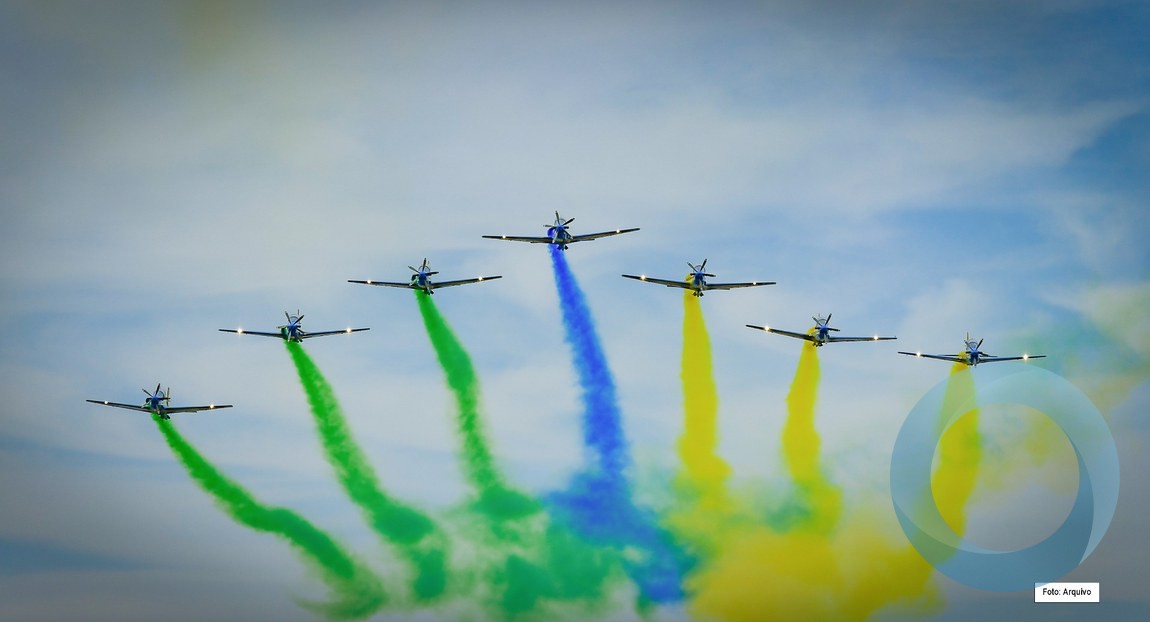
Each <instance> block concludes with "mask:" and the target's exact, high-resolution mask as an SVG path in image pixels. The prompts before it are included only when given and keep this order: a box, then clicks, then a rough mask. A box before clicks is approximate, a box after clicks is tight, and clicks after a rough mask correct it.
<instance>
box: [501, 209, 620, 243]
mask: <svg viewBox="0 0 1150 622" xmlns="http://www.w3.org/2000/svg"><path fill="white" fill-rule="evenodd" d="M574 220H575V219H574V218H568V219H567V220H563V217H561V216H560V215H559V212H558V211H556V212H555V222H554V223H552V224H550V225H543V226H544V227H547V236H546V237H532V236H518V235H485V236H483V237H485V238H487V239H489V240H511V241H512V242H531V243H532V244H554V245H556V246H558V247H559V250H561V251H565V250H567V245H568V244H574V243H575V242H586V241H588V240H597V239H599V238H605V237H607V236H611V235H619V234H620V233H631V232H632V231H638V230H639V228H638V227H635V228H634V229H616V230H614V231H603V232H600V233H587V234H584V235H571V232H569V231H567V225H569V224H571V223H572V221H574Z"/></svg>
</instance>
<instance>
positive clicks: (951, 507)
mask: <svg viewBox="0 0 1150 622" xmlns="http://www.w3.org/2000/svg"><path fill="white" fill-rule="evenodd" d="M973 400H974V375H973V374H972V373H971V372H970V368H969V367H968V366H967V365H966V364H964V363H955V364H954V365H953V366H951V368H950V378H949V379H948V381H947V385H946V393H944V394H943V398H942V408H941V412H942V413H950V412H953V411H954V410H955V408H957V407H958V405H959V404H962V403H964V402H973ZM981 460H982V437H981V435H980V434H979V433H978V409H974V410H971V411H970V412H969V413H966V414H964V415H963V416H961V417H959V418H958V419H957V420H956V421H955V422H954V423H953V424H952V425H951V426H950V428H949V429H947V430H946V432H945V433H944V434H943V435H942V438H940V439H939V442H938V468H936V469H935V471H934V474H933V475H932V476H931V480H930V486H931V491H932V492H933V493H934V502H935V504H936V505H938V512H939V514H942V517H943V519H945V520H946V522H947V524H948V525H950V528H951V529H953V530H954V531H955V533H958V534H961V533H963V531H964V530H965V529H966V511H965V508H966V504H967V502H968V501H969V500H970V496H971V494H972V493H973V492H974V485H975V483H976V482H977V481H978V468H979V464H980V462H981ZM928 498H929V497H928Z"/></svg>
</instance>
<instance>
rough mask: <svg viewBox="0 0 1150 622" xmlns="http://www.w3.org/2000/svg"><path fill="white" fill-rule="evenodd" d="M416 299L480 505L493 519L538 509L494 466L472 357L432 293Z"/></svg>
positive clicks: (468, 476)
mask: <svg viewBox="0 0 1150 622" xmlns="http://www.w3.org/2000/svg"><path fill="white" fill-rule="evenodd" d="M415 298H416V300H417V301H418V302H419V313H420V315H421V316H423V325H424V328H426V329H427V336H428V338H429V339H430V340H431V345H432V347H434V348H435V355H436V357H437V358H438V359H439V364H440V366H441V367H442V368H443V373H444V375H445V376H446V378H447V385H448V387H449V388H450V389H451V392H452V394H453V395H454V396H455V404H456V408H457V413H458V415H457V417H456V429H457V431H458V433H459V435H460V437H461V440H462V442H463V457H464V462H465V466H466V469H467V478H468V480H470V482H471V485H472V486H473V487H474V488H475V490H476V492H477V493H478V494H479V504H480V506H481V507H482V508H483V510H484V511H485V512H486V513H488V514H490V515H491V517H492V518H513V517H516V516H522V515H525V514H529V513H532V512H535V511H537V510H538V509H539V508H540V506H539V504H538V503H537V502H535V501H534V500H533V499H530V498H528V497H527V496H525V495H523V494H521V493H519V492H517V491H514V490H511V489H510V488H508V487H507V485H506V484H505V483H504V481H503V476H502V475H501V474H500V473H499V470H498V469H497V468H496V467H495V461H494V459H493V458H492V457H491V449H490V448H489V447H488V442H487V438H486V434H485V433H484V430H483V423H482V421H481V420H480V418H479V380H478V378H476V376H475V367H474V366H473V365H472V364H471V357H470V356H468V354H467V352H466V351H465V350H464V349H463V345H462V344H460V343H459V340H458V339H457V338H456V337H455V334H454V333H453V332H452V331H451V328H450V327H449V326H448V325H447V322H446V321H445V320H444V319H443V316H442V315H441V314H440V313H439V309H437V308H436V306H435V303H434V302H433V301H432V300H431V296H429V295H427V294H426V293H424V292H422V291H416V292H415Z"/></svg>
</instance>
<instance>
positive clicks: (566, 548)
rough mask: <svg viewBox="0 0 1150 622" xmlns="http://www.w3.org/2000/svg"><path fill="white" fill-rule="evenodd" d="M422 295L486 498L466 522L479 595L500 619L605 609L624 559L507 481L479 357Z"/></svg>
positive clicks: (470, 465)
mask: <svg viewBox="0 0 1150 622" xmlns="http://www.w3.org/2000/svg"><path fill="white" fill-rule="evenodd" d="M415 296H416V300H417V301H418V302H419V311H420V314H421V315H422V317H423V323H424V327H425V328H426V329H427V335H428V338H429V339H430V340H431V344H432V346H433V347H434V349H435V353H436V357H437V358H438V360H439V363H440V366H441V367H442V368H443V372H444V375H445V376H446V380H447V384H448V387H449V388H450V389H451V392H452V394H453V395H454V397H455V404H456V412H457V414H456V429H457V432H458V433H459V436H460V441H461V445H462V447H463V459H464V466H465V468H466V475H467V479H468V480H469V481H470V483H471V485H472V487H473V488H474V489H475V491H476V493H477V494H478V497H479V499H478V501H477V502H476V503H474V504H471V505H470V506H468V508H467V510H468V511H467V512H465V513H464V514H462V515H461V516H460V518H462V519H463V521H464V526H463V528H464V530H465V531H466V532H468V534H469V535H472V536H475V540H476V546H477V547H478V551H477V552H478V553H479V555H477V557H478V558H479V559H477V562H478V563H480V564H481V565H482V566H483V567H484V572H483V580H482V584H483V585H482V586H475V589H474V591H473V594H476V595H480V599H481V600H483V599H486V600H489V601H494V602H493V604H494V607H495V609H496V612H495V615H494V616H493V617H495V618H498V619H505V618H514V617H520V616H524V615H528V614H530V613H531V612H536V613H541V614H542V615H543V616H544V617H553V616H550V615H549V613H551V614H553V613H554V608H555V602H554V601H579V602H578V605H580V606H581V607H582V609H581V610H582V611H585V612H589V611H593V610H595V609H596V608H601V607H602V605H603V603H604V602H605V600H604V599H605V596H606V589H607V586H608V579H610V578H612V577H614V576H615V575H616V574H617V570H618V560H617V558H616V556H615V555H613V554H609V552H608V551H605V550H603V549H596V548H591V547H589V546H588V545H587V543H585V542H583V541H582V540H581V539H579V538H577V537H576V536H575V535H574V534H573V533H571V531H570V530H569V529H567V528H565V527H563V526H561V525H558V524H556V523H553V522H551V521H550V520H549V517H547V516H545V515H543V514H542V512H541V511H542V509H543V506H542V504H540V503H539V502H538V501H537V500H536V499H533V498H530V497H528V496H527V495H525V494H523V493H521V492H519V491H517V490H514V489H512V488H511V487H509V486H508V485H507V484H506V483H505V481H504V478H503V476H502V474H500V472H499V470H498V468H497V467H496V465H495V461H494V459H493V458H492V453H491V450H490V448H489V446H488V441H487V438H486V434H485V433H484V430H483V422H482V420H481V418H480V399H479V396H480V390H479V379H478V378H477V377H476V374H475V368H474V366H473V365H472V363H471V357H470V356H469V355H468V354H467V352H466V351H465V350H464V349H463V345H462V344H461V343H460V342H459V340H458V339H457V338H456V336H455V334H454V332H453V331H452V330H451V328H450V327H449V326H448V325H447V322H446V320H445V319H444V318H443V316H442V315H441V314H440V312H439V309H438V308H437V307H436V306H435V303H434V302H433V301H432V299H431V296H429V295H427V294H425V293H424V292H421V291H417V292H415ZM475 518H478V519H479V520H478V521H476V520H475ZM476 523H478V524H476Z"/></svg>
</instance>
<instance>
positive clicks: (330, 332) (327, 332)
mask: <svg viewBox="0 0 1150 622" xmlns="http://www.w3.org/2000/svg"><path fill="white" fill-rule="evenodd" d="M361 330H371V329H370V328H345V329H343V330H325V331H322V332H318V333H304V334H302V335H300V336H299V338H300V339H311V338H312V337H326V336H328V335H346V334H348V333H358V332H359V331H361ZM216 408H219V406H217V407H216Z"/></svg>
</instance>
